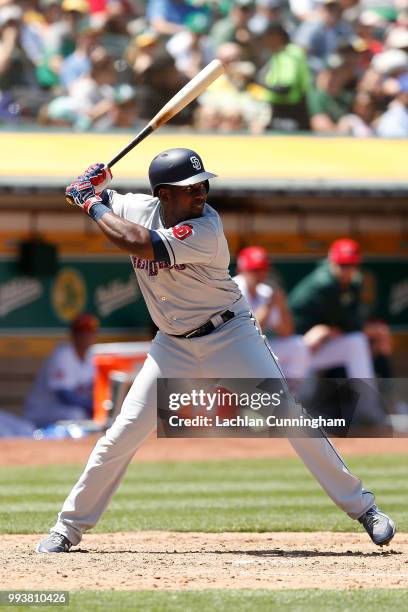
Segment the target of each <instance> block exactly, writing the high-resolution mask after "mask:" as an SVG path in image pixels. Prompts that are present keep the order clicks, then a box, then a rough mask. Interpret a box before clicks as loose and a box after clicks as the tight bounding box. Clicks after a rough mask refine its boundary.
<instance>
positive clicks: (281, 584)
mask: <svg viewBox="0 0 408 612" xmlns="http://www.w3.org/2000/svg"><path fill="white" fill-rule="evenodd" d="M37 541H38V536H10V535H7V536H2V538H1V541H0V584H1V585H2V589H13V590H16V589H19V588H24V589H59V590H71V589H102V590H106V589H113V590H139V589H170V590H171V589H177V590H182V589H208V588H211V589H237V588H247V589H260V588H262V589H289V588H304V589H308V588H319V589H334V588H335V589H337V588H348V589H361V588H404V587H405V588H407V587H408V534H397V535H396V537H395V539H394V541H393V543H392V546H391V545H390V546H389V547H385V548H382V549H381V548H377V547H375V546H374V545H373V544H371V543H370V541H369V539H368V537H367V535H365V534H354V533H347V534H345V533H260V534H258V533H221V534H217V533H205V534H204V533H167V532H148V531H145V532H140V533H115V534H103V535H99V534H94V535H92V534H90V535H87V536H85V538H84V540H83V542H82V543H81V546H80V547H79V548H78V549H74V550H73V552H71V553H70V554H61V555H37V554H36V553H35V552H33V548H34V546H35V544H36V542H37Z"/></svg>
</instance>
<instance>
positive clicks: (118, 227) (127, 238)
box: [96, 212, 154, 259]
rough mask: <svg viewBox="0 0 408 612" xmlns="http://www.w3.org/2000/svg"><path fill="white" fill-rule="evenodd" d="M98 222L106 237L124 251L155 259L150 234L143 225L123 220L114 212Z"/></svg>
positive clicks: (108, 213)
mask: <svg viewBox="0 0 408 612" xmlns="http://www.w3.org/2000/svg"><path fill="white" fill-rule="evenodd" d="M96 222H97V224H98V226H99V228H100V229H101V230H102V232H103V233H104V234H105V236H106V237H107V238H109V240H110V241H111V242H113V244H115V245H116V246H117V247H119V248H120V249H122V250H123V251H126V252H127V253H129V254H130V255H137V256H138V257H143V259H154V253H153V246H152V241H151V238H150V232H149V230H148V229H146V228H145V227H143V226H142V225H138V224H137V223H132V222H131V221H127V220H126V219H122V218H121V217H118V216H117V215H115V214H114V213H112V212H107V213H105V214H104V215H103V216H102V217H101V218H100V219H98V220H97V221H96Z"/></svg>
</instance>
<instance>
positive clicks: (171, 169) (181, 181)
mask: <svg viewBox="0 0 408 612" xmlns="http://www.w3.org/2000/svg"><path fill="white" fill-rule="evenodd" d="M215 176H217V175H216V174H213V173H212V172H206V170H205V168H204V165H203V162H202V160H201V157H200V156H199V155H198V153H196V152H195V151H192V150H191V149H182V148H178V149H167V151H163V152H162V153H159V155H156V157H155V158H154V159H153V160H152V163H151V164H150V167H149V180H150V186H151V188H152V193H153V195H154V196H157V194H158V189H159V187H160V186H162V185H178V186H180V187H184V186H186V185H194V184H195V183H201V182H202V181H205V183H206V188H207V192H208V190H209V188H210V187H209V183H208V179H210V178H213V177H215Z"/></svg>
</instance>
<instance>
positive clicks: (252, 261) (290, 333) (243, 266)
mask: <svg viewBox="0 0 408 612" xmlns="http://www.w3.org/2000/svg"><path fill="white" fill-rule="evenodd" d="M237 272H238V274H237V276H234V281H235V282H236V283H237V285H238V287H239V288H240V290H241V293H242V295H243V296H244V297H245V298H246V300H247V301H248V303H249V305H250V308H251V311H252V312H253V314H254V316H255V317H256V319H257V321H258V323H259V325H260V327H261V329H262V331H263V332H264V333H265V335H266V336H267V338H268V343H269V345H270V347H271V349H272V351H273V352H274V353H275V354H276V355H277V357H278V360H279V364H280V366H281V368H282V370H283V373H284V374H285V376H286V377H287V378H293V379H300V378H303V377H304V376H305V374H306V368H307V364H308V350H307V348H306V346H305V344H304V342H303V338H302V336H297V335H295V333H294V324H293V318H292V315H291V312H290V310H289V308H288V305H287V300H286V294H285V292H284V290H283V289H282V287H280V285H279V283H278V282H277V280H276V279H273V280H272V282H269V283H267V282H266V281H267V279H268V276H269V274H270V272H271V266H270V262H269V257H268V253H267V251H266V249H264V248H263V247H260V246H248V247H245V248H244V249H242V250H241V251H240V252H239V253H238V256H237Z"/></svg>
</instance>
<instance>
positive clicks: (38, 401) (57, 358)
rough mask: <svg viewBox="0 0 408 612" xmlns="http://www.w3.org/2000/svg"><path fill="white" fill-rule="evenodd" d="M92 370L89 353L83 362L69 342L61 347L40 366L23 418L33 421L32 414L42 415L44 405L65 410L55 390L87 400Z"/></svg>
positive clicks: (91, 381) (89, 392)
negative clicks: (74, 393) (73, 393)
mask: <svg viewBox="0 0 408 612" xmlns="http://www.w3.org/2000/svg"><path fill="white" fill-rule="evenodd" d="M94 373H95V368H94V364H93V360H92V355H91V352H90V351H88V352H87V353H86V355H85V359H84V360H83V361H82V360H81V359H80V358H79V357H78V355H77V353H76V351H75V349H74V347H73V346H72V344H71V343H66V344H60V345H59V346H57V347H56V349H55V350H54V351H53V352H52V353H51V355H50V356H49V358H48V359H47V361H46V362H45V363H44V365H43V366H42V368H41V370H40V372H39V373H38V375H37V378H36V380H35V382H34V385H33V388H32V389H31V391H30V394H29V396H28V398H27V400H26V416H27V418H31V419H32V420H34V421H35V418H34V417H35V414H36V412H37V411H40V412H41V414H43V411H44V406H49V407H50V410H52V407H53V406H61V407H66V405H65V404H63V403H61V402H60V401H59V399H58V396H57V395H56V393H55V392H56V391H61V390H68V391H76V392H77V393H79V394H81V395H84V396H88V397H90V395H91V392H92V385H93V378H94Z"/></svg>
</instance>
